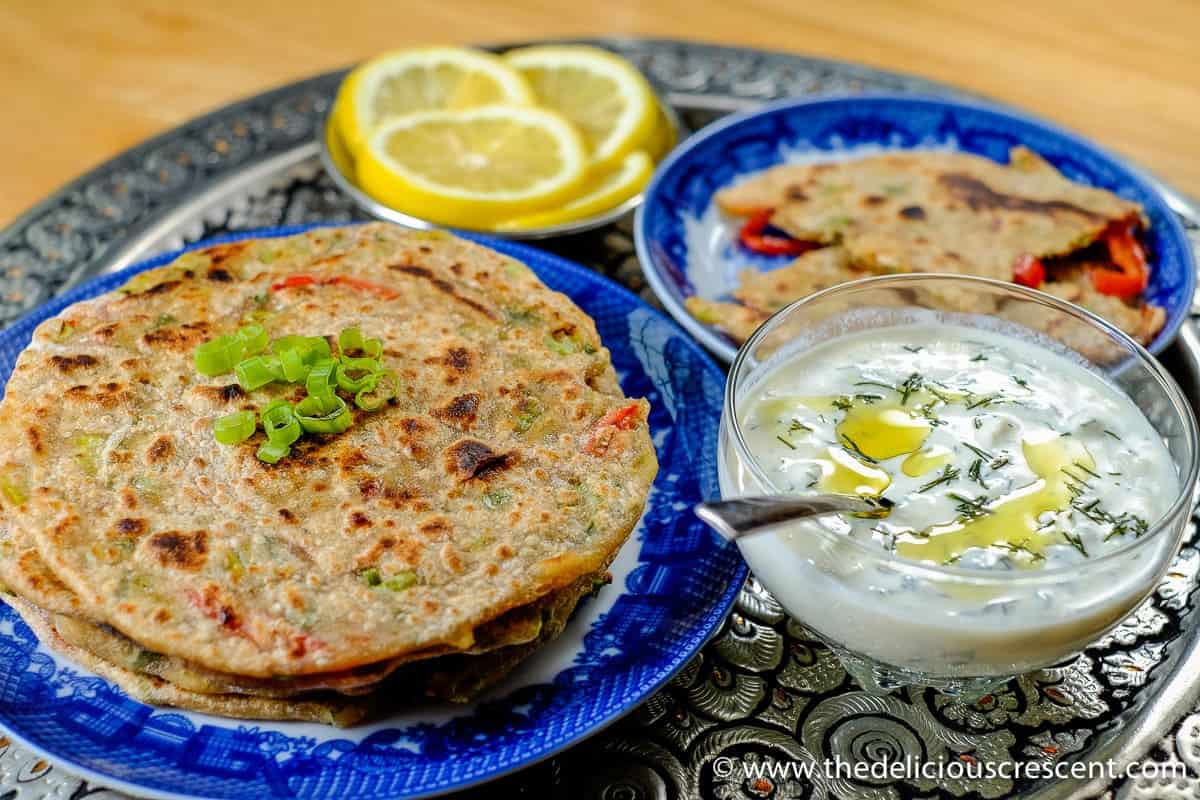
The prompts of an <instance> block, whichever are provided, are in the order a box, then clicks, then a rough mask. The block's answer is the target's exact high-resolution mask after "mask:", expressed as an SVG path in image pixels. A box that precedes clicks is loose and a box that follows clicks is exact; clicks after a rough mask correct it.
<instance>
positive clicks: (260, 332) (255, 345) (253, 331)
mask: <svg viewBox="0 0 1200 800" xmlns="http://www.w3.org/2000/svg"><path fill="white" fill-rule="evenodd" d="M237 336H238V339H241V341H242V345H243V346H244V347H245V348H246V355H248V356H252V355H254V354H256V353H261V352H262V351H263V350H266V349H267V343H268V342H270V341H271V337H270V336H269V335H267V329H266V328H264V327H263V326H262V325H257V324H255V325H243V326H242V327H240V328H238V332H237Z"/></svg>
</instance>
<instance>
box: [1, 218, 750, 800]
mask: <svg viewBox="0 0 1200 800" xmlns="http://www.w3.org/2000/svg"><path fill="white" fill-rule="evenodd" d="M363 224H371V221H353V222H348V223H347V222H315V223H304V224H294V225H284V226H276V227H270V228H256V229H249V230H245V231H237V232H233V233H225V234H219V235H217V236H211V237H206V238H204V239H201V240H199V241H196V242H193V243H191V244H187V245H184V246H183V247H178V248H174V249H172V250H169V251H165V252H162V253H159V254H158V255H153V256H150V257H148V258H145V259H142V260H140V261H138V262H137V263H136V264H132V265H129V266H127V267H123V268H122V269H120V270H116V271H114V272H106V273H102V274H100V275H96V276H93V277H91V278H89V279H88V280H86V281H84V282H82V283H80V284H78V285H76V286H74V287H72V288H70V289H69V290H68V291H66V292H64V293H62V294H61V295H59V296H58V297H56V298H54V299H52V300H50V301H48V302H46V303H43V304H42V305H40V306H38V307H37V308H34V309H32V310H30V311H29V312H27V313H26V314H23V315H22V316H21V317H19V318H18V319H16V320H14V321H13V322H12V323H11V324H10V325H9V326H7V327H5V328H4V329H0V336H3V335H5V334H7V333H8V332H9V331H10V330H11V329H12V328H15V327H18V326H19V325H21V324H28V322H29V321H30V320H31V318H33V317H39V316H40V317H42V318H43V319H48V318H49V317H50V316H53V315H56V314H58V313H60V312H61V311H62V310H63V309H65V308H66V307H67V306H69V305H71V304H73V303H76V302H79V301H80V300H82V299H86V298H87V297H89V291H90V290H91V288H92V287H93V285H94V284H95V283H97V282H98V281H101V280H104V279H105V278H111V277H112V276H114V275H121V276H127V275H128V276H132V275H135V274H137V273H139V272H143V271H145V270H148V269H153V268H154V267H156V266H161V265H163V264H166V263H169V262H170V261H172V260H174V259H175V258H177V257H178V256H180V255H181V254H183V253H187V252H190V251H192V250H197V249H201V248H204V247H209V246H212V245H215V244H224V243H228V242H236V241H241V240H245V239H253V238H282V237H286V236H293V235H295V234H298V233H304V232H305V231H310V230H316V229H320V228H334V227H352V226H357V225H363ZM452 235H454V236H458V237H460V238H463V239H468V240H470V241H473V242H475V243H477V244H481V245H483V246H485V247H490V248H492V249H494V250H497V251H499V252H501V253H504V254H506V255H510V256H512V257H513V258H516V259H518V260H523V259H524V258H526V257H530V258H533V259H535V260H540V261H543V262H544V263H547V264H548V265H552V266H553V267H554V268H555V269H562V270H565V271H566V272H568V273H570V274H573V275H575V276H581V277H583V279H584V280H594V281H596V282H597V283H598V284H599V285H600V286H601V287H603V289H604V290H605V291H609V292H615V293H616V294H617V295H618V296H621V297H624V298H625V299H626V300H628V301H630V302H631V303H633V304H634V305H635V306H637V307H638V308H640V309H642V310H644V311H647V312H649V313H650V315H651V316H652V317H654V318H656V319H657V320H658V321H659V322H662V323H665V324H667V325H668V326H670V327H674V328H676V329H678V328H679V325H678V323H677V322H676V321H675V320H674V319H672V318H671V317H670V316H669V315H667V314H665V313H663V312H662V311H660V310H658V309H656V308H654V307H653V306H652V305H650V304H649V303H647V302H646V301H645V300H643V299H642V298H641V297H639V296H638V295H637V294H636V293H634V292H633V291H631V290H629V289H627V288H626V287H624V286H622V285H620V284H619V283H617V282H616V281H614V280H613V279H612V278H609V277H608V276H606V275H602V274H600V273H598V272H596V271H595V270H592V269H588V268H587V267H585V266H583V265H581V264H577V263H575V262H574V261H571V260H570V259H567V258H564V257H563V256H560V255H558V254H556V253H550V252H547V251H545V250H541V249H539V248H536V247H533V246H530V245H528V244H523V243H520V242H514V241H508V240H503V239H495V238H492V237H488V236H486V235H482V234H475V233H470V232H462V231H454V232H452ZM92 296H94V295H92ZM569 296H570V295H568V297H569ZM572 302H573V301H572ZM681 333H683V332H682V331H681ZM679 339H680V340H681V341H682V342H684V346H685V347H686V348H687V349H688V350H689V351H691V354H692V355H693V356H695V357H696V359H697V362H698V363H699V364H701V365H702V366H703V369H704V370H705V371H707V372H709V373H711V374H712V376H713V377H714V378H716V379H718V381H719V382H720V383H721V384H722V386H723V385H724V382H725V372H724V370H722V369H721V367H720V366H719V365H718V364H717V363H716V362H715V361H714V360H713V358H712V356H711V354H709V353H708V352H707V351H705V349H704V348H703V347H701V346H700V345H699V344H698V343H697V342H696V341H694V340H693V339H692V338H691V337H689V336H687V335H681V336H680V337H679ZM5 384H7V381H5ZM3 388H4V387H0V398H2V397H3ZM714 541H715V539H714ZM727 546H731V545H727ZM639 563H640V562H639ZM748 575H749V567H748V566H747V565H746V562H745V561H744V560H742V559H741V558H740V554H739V558H738V561H737V566H736V568H735V570H734V574H733V575H732V576H731V579H730V581H729V584H728V586H727V587H726V588H725V590H724V591H723V592H722V594H721V595H720V596H719V597H718V598H717V600H716V602H715V603H713V604H712V606H711V608H710V609H709V611H708V613H707V614H706V615H705V616H704V617H703V618H702V619H701V621H700V624H699V625H697V626H696V629H695V630H694V631H693V632H692V633H693V635H692V636H691V637H689V638H690V641H689V644H688V645H687V646H685V647H683V648H680V649H679V650H678V651H677V652H676V653H674V654H673V657H672V659H671V662H670V663H669V664H667V665H666V666H665V667H664V669H663V670H662V672H661V673H660V674H659V675H658V676H657V677H656V678H655V679H654V680H651V681H648V682H646V683H644V684H643V685H642V686H641V687H639V689H637V690H635V691H633V692H631V697H630V698H629V699H628V700H626V701H625V702H624V704H622V705H620V706H619V707H617V708H615V709H613V710H612V711H611V712H610V713H608V715H607V716H605V717H603V718H600V719H593V720H592V721H591V724H589V725H587V726H585V727H584V728H583V729H581V730H580V731H578V732H576V733H575V734H573V735H571V736H568V737H565V738H564V739H562V740H559V741H556V742H554V743H553V744H552V745H551V746H548V747H545V748H543V749H542V750H540V751H538V752H535V753H533V754H531V755H530V756H529V757H527V758H525V759H524V760H522V761H521V762H520V763H515V764H509V765H505V766H500V767H491V768H485V769H483V770H481V771H480V772H478V773H477V774H475V775H473V776H471V777H466V778H463V779H461V780H458V781H454V782H452V783H450V784H447V785H445V786H441V787H438V788H436V789H432V790H430V791H427V792H417V793H410V794H406V795H401V797H403V798H405V800H420V799H421V798H431V797H439V796H443V795H447V794H451V793H453V792H458V791H463V790H465V789H469V788H471V787H475V786H479V785H482V784H484V783H487V782H489V781H493V780H497V779H499V778H502V777H504V776H505V775H509V774H512V773H514V772H517V771H519V770H523V769H527V768H529V767H532V766H534V765H536V764H538V763H540V762H542V761H544V760H546V759H548V758H551V757H553V756H554V755H556V754H558V753H561V752H562V751H564V750H566V749H568V748H570V747H573V746H575V745H578V744H579V743H580V742H582V741H585V740H587V739H589V738H591V737H593V736H595V735H597V734H598V733H600V732H601V731H603V730H604V729H606V728H608V727H609V726H611V725H613V724H614V723H616V722H619V721H620V720H621V719H623V718H624V717H625V716H627V715H628V714H630V713H631V712H633V711H635V710H636V709H637V708H638V707H640V706H641V705H642V704H644V703H645V702H646V700H647V699H649V698H650V697H651V696H652V695H653V694H654V693H655V692H657V691H659V690H660V689H662V687H663V686H665V685H666V684H667V683H668V682H669V681H670V680H671V679H672V678H674V677H675V676H676V675H677V674H679V672H680V671H681V670H682V669H684V668H685V667H686V666H687V664H688V663H689V662H690V660H691V659H692V658H693V657H694V656H695V655H696V653H698V652H700V650H702V649H703V648H704V646H705V645H706V644H707V643H708V642H709V641H710V640H711V639H712V638H713V636H714V635H715V634H716V633H717V631H718V630H719V629H720V627H721V625H723V624H724V622H725V620H726V618H727V617H728V616H729V613H730V611H731V610H732V608H733V605H734V602H735V601H736V600H737V596H738V594H739V592H740V591H741V588H742V586H743V584H744V583H745V581H746V578H747V576H748ZM2 603H3V601H2V600H0V604H2ZM105 682H106V683H110V684H111V681H107V679H105ZM143 705H145V704H143ZM149 707H150V708H154V709H157V710H160V711H161V710H166V711H170V709H169V708H168V707H162V706H149ZM227 719H228V722H229V724H231V725H234V724H237V723H238V722H246V721H245V720H239V719H234V718H227ZM250 722H251V724H253V721H250ZM332 730H337V729H332ZM0 733H3V734H4V735H6V736H8V737H9V738H11V739H12V740H13V741H14V742H16V743H17V744H19V745H21V746H23V747H25V748H26V749H28V750H30V751H32V752H34V753H37V754H38V755H40V756H42V757H45V758H46V759H47V760H49V761H51V762H52V763H53V764H54V766H56V767H61V768H65V770H66V771H68V772H71V773H72V774H74V775H77V776H78V777H81V778H83V779H85V780H88V781H90V782H93V783H96V784H98V785H100V786H103V787H106V788H110V789H115V790H117V791H123V792H125V793H127V794H130V795H132V796H135V797H146V798H153V799H154V800H193V798H194V799H195V800H205V797H206V796H205V795H200V794H191V793H178V792H172V791H166V790H162V789H156V788H151V787H146V786H143V785H141V784H138V783H133V782H130V781H126V780H124V779H121V778H116V777H113V776H110V775H106V774H104V773H103V772H99V771H97V770H95V769H93V768H92V767H89V766H85V765H83V764H81V763H79V762H78V761H77V760H76V759H75V758H74V757H73V756H72V755H71V754H70V753H69V752H67V753H60V752H53V751H51V750H49V749H48V748H46V747H43V746H41V745H40V744H38V743H36V742H34V741H33V740H31V739H29V738H27V737H25V736H24V735H22V734H21V733H20V732H19V730H17V729H15V728H13V727H12V726H10V724H9V722H8V719H7V717H6V716H5V715H3V714H0Z"/></svg>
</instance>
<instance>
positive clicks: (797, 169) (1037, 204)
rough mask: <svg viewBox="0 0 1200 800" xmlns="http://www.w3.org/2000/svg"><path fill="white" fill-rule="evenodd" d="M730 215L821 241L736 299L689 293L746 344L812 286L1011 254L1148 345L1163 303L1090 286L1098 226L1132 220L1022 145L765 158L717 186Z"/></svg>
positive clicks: (997, 266) (997, 263)
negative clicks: (771, 163) (998, 159)
mask: <svg viewBox="0 0 1200 800" xmlns="http://www.w3.org/2000/svg"><path fill="white" fill-rule="evenodd" d="M715 199H716V203H717V204H718V206H719V207H720V208H721V209H722V210H723V211H725V212H726V213H728V214H732V215H735V216H743V215H749V214H753V213H756V212H759V211H762V210H764V209H772V210H773V213H772V214H771V224H772V225H773V226H775V227H776V228H779V229H780V230H782V231H784V232H786V233H787V234H789V235H791V236H792V237H794V238H796V239H799V240H802V241H806V242H814V243H818V244H820V245H822V247H820V248H818V249H815V250H810V251H808V252H806V253H804V254H803V255H801V256H800V257H799V258H797V259H796V260H795V261H794V262H792V263H791V264H789V265H787V266H785V267H781V268H779V269H776V270H772V271H769V272H758V271H755V270H745V271H743V272H742V274H741V275H740V276H739V282H740V285H739V287H738V288H737V289H735V290H734V292H733V296H734V298H735V299H736V300H737V301H738V302H737V303H725V302H718V301H714V300H712V299H705V298H699V297H692V298H689V299H688V309H689V311H691V313H692V314H693V315H694V316H696V318H697V319H700V320H701V321H702V322H706V323H709V324H713V325H717V326H719V327H720V328H722V329H723V330H725V331H726V332H728V333H729V334H730V335H731V336H733V337H734V338H735V339H737V340H738V341H744V340H745V339H746V338H748V337H749V335H750V334H751V333H753V331H754V329H755V328H757V327H758V326H759V324H761V323H762V322H763V320H765V319H766V318H767V317H768V316H770V315H771V314H772V313H774V312H775V311H777V310H779V309H780V308H783V307H784V306H785V305H787V304H788V303H791V302H792V301H794V300H798V299H800V298H801V297H804V296H806V295H808V294H811V293H813V292H815V291H819V290H821V289H826V288H829V287H831V286H835V285H837V284H839V283H843V282H845V281H851V280H856V279H858V278H864V277H869V276H871V275H880V274H892V273H897V272H939V273H956V274H965V275H979V276H982V277H987V278H995V279H998V280H1005V281H1008V280H1012V279H1013V267H1014V264H1016V263H1017V262H1018V261H1019V259H1021V258H1022V257H1025V256H1033V257H1036V258H1038V259H1041V260H1043V262H1044V264H1045V265H1046V269H1047V273H1048V274H1047V281H1046V283H1044V284H1043V285H1042V286H1040V287H1039V288H1041V289H1042V290H1043V291H1046V292H1049V293H1051V294H1055V295H1057V296H1059V297H1061V298H1063V299H1065V300H1069V301H1071V302H1074V303H1076V304H1078V305H1081V306H1083V307H1084V308H1087V309H1088V310H1090V311H1093V312H1095V313H1096V314H1098V315H1100V316H1102V317H1104V318H1105V319H1107V320H1109V321H1110V322H1112V323H1113V324H1114V325H1116V326H1117V327H1119V328H1121V329H1122V330H1124V331H1125V332H1126V333H1128V334H1130V335H1131V336H1133V337H1134V338H1136V339H1138V340H1139V341H1141V342H1143V343H1146V342H1149V341H1150V340H1151V339H1153V338H1154V335H1155V334H1156V333H1157V332H1158V330H1159V329H1160V328H1162V326H1163V322H1164V320H1165V314H1164V312H1163V309H1161V308H1159V307H1157V306H1154V305H1152V304H1150V303H1147V302H1146V301H1145V300H1144V299H1141V298H1138V299H1136V300H1134V301H1126V300H1123V299H1121V298H1118V297H1114V296H1111V295H1106V294H1101V293H1100V292H1098V291H1096V289H1095V288H1094V287H1093V285H1092V282H1091V281H1090V280H1089V279H1088V274H1087V273H1088V270H1089V269H1090V268H1092V267H1096V266H1101V267H1103V266H1105V264H1104V263H1103V262H1104V261H1105V260H1106V253H1105V252H1104V250H1103V248H1102V247H1100V246H1099V245H1098V240H1099V239H1100V238H1101V237H1102V235H1103V234H1104V233H1105V231H1106V230H1108V229H1109V226H1110V225H1112V224H1113V223H1117V222H1123V221H1128V220H1131V219H1134V220H1138V221H1139V222H1143V220H1142V212H1141V208H1140V207H1139V206H1138V205H1137V204H1136V203H1132V202H1130V201H1128V200H1124V199H1122V198H1120V197H1118V196H1117V195H1115V194H1113V193H1112V192H1109V191H1106V190H1103V189H1096V188H1093V187H1090V186H1083V185H1081V184H1077V183H1074V182H1072V181H1070V180H1068V179H1067V178H1065V177H1063V176H1062V175H1061V174H1060V173H1059V172H1058V171H1057V170H1055V169H1054V167H1052V166H1051V165H1050V164H1049V163H1047V162H1046V161H1045V160H1044V159H1042V158H1041V157H1039V156H1038V155H1037V154H1035V153H1034V152H1032V151H1031V150H1028V149H1026V148H1024V147H1017V148H1014V149H1013V150H1012V152H1011V154H1010V163H1009V164H1007V165H1002V164H997V163H995V162H993V161H990V160H988V159H986V158H981V157H979V156H973V155H969V154H965V153H956V152H948V151H921V150H915V151H904V152H897V153H887V154H881V155H876V156H868V157H863V158H856V159H850V160H846V161H837V162H827V163H821V164H785V165H781V166H778V167H774V168H772V169H769V170H767V171H765V172H762V173H759V174H757V175H753V176H750V177H749V178H747V179H746V180H745V181H743V182H741V183H738V184H736V185H734V186H731V187H729V188H727V189H724V190H722V191H720V192H718V193H717V196H716V198H715ZM949 301H950V302H949V305H950V306H951V307H954V308H955V309H956V310H960V311H975V312H980V313H989V312H991V311H992V310H993V309H992V308H990V307H988V306H987V301H986V300H985V299H984V298H980V297H975V296H970V295H963V296H958V297H954V298H949Z"/></svg>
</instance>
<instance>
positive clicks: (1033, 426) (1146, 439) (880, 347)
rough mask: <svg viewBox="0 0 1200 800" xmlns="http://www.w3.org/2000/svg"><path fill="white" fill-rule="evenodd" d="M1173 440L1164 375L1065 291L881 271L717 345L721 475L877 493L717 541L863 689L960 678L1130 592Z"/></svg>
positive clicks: (1162, 509) (1182, 510)
mask: <svg viewBox="0 0 1200 800" xmlns="http://www.w3.org/2000/svg"><path fill="white" fill-rule="evenodd" d="M975 309H986V311H985V312H980V311H977V310H975ZM1196 441H1197V433H1196V423H1195V421H1194V418H1193V416H1192V414H1191V411H1190V409H1189V407H1188V405H1187V402H1186V400H1185V399H1184V397H1183V394H1182V392H1181V391H1180V390H1179V387H1178V386H1177V385H1176V384H1175V382H1174V381H1173V380H1172V379H1171V377H1170V376H1169V375H1168V374H1167V373H1166V372H1165V371H1164V370H1163V369H1162V367H1161V366H1160V365H1159V364H1158V363H1157V362H1156V361H1154V359H1153V358H1152V357H1151V356H1150V355H1149V354H1148V353H1146V352H1145V350H1143V349H1142V348H1141V347H1140V346H1139V345H1137V344H1136V343H1135V342H1133V341H1132V340H1131V339H1129V338H1128V337H1127V336H1125V334H1123V333H1121V332H1120V331H1118V330H1116V329H1115V328H1113V327H1112V326H1110V325H1108V324H1107V323H1106V322H1104V321H1102V320H1100V319H1099V318H1097V317H1095V316H1093V315H1091V314H1089V313H1088V312H1086V311H1083V310H1082V309H1079V308H1077V307H1075V306H1072V305H1070V304H1068V303H1065V302H1063V301H1060V300H1058V299H1056V298H1053V297H1050V296H1049V295H1045V294H1042V293H1040V292H1036V291H1031V290H1027V289H1023V288H1021V287H1017V286H1013V285H1011V284H1007V283H1001V282H997V281H990V280H986V279H981V278H969V277H964V276H950V275H902V276H889V277H881V278H871V279H867V280H864V281H857V282H855V283H851V284H843V285H841V286H838V287H835V288H833V289H830V290H827V291H825V292H821V293H819V294H816V295H813V296H811V297H809V298H806V299H804V300H801V301H799V302H797V303H795V304H793V305H791V306H789V307H787V308H786V309H784V310H783V311H781V312H779V313H778V314H777V315H775V316H774V317H772V318H771V319H770V320H769V321H768V322H767V323H765V324H764V325H763V327H762V328H760V329H759V331H758V332H757V333H756V334H755V335H754V336H753V337H752V338H751V339H750V340H749V341H748V342H747V343H746V345H745V346H743V348H742V350H741V351H739V354H738V358H737V360H736V361H735V362H734V365H733V369H732V372H731V376H730V381H729V384H728V387H727V391H726V404H725V413H724V415H723V419H722V426H721V448H722V459H721V463H720V478H721V491H722V497H724V498H727V499H728V498H735V497H744V496H752V495H764V494H784V495H789V496H795V497H804V496H806V495H819V494H830V493H836V494H843V495H856V496H860V497H863V498H866V499H870V500H873V501H877V502H878V501H882V502H883V503H884V504H885V505H886V506H887V507H888V509H887V513H886V514H883V515H852V514H845V515H825V516H821V517H814V518H811V519H805V520H798V521H796V522H793V523H789V524H787V525H783V526H778V528H777V529H776V530H774V531H773V532H771V533H766V534H761V535H757V536H753V537H745V538H742V539H740V540H739V542H738V543H739V547H740V548H741V550H742V553H743V555H744V556H745V558H746V560H747V562H748V563H749V564H750V567H751V568H752V569H753V570H754V572H755V573H756V575H757V576H758V577H759V579H760V580H762V582H763V583H764V584H765V585H766V586H767V588H768V589H770V590H771V591H772V592H773V593H774V594H775V595H776V597H777V598H778V599H779V600H780V602H781V603H782V604H783V605H784V606H785V608H787V609H788V610H789V612H791V613H792V614H793V615H794V616H795V617H797V618H798V619H799V620H800V621H801V622H802V623H804V624H805V625H806V626H807V627H808V628H809V629H810V630H812V631H813V632H814V633H816V634H817V635H818V636H820V637H821V638H822V639H824V640H825V641H826V642H828V643H829V645H830V646H831V647H832V648H833V649H834V651H835V652H837V653H838V655H839V656H840V657H841V658H842V660H843V662H844V663H845V664H846V666H847V668H848V669H849V670H850V671H851V672H852V673H853V674H854V675H855V677H856V678H857V679H858V680H859V681H860V683H862V684H863V685H864V686H866V687H867V688H874V689H888V688H891V687H894V686H898V685H906V684H913V685H929V686H934V687H937V688H940V689H942V690H944V691H949V692H957V693H962V694H968V695H969V694H981V693H984V692H986V691H989V690H990V689H991V688H993V687H994V686H995V685H996V684H997V683H1000V682H1003V681H1004V680H1007V679H1008V678H1010V677H1012V676H1014V675H1017V674H1020V673H1023V672H1027V671H1030V670H1034V669H1038V668H1041V667H1044V666H1048V665H1050V664H1053V663H1055V662H1057V661H1060V660H1062V659H1064V658H1066V657H1069V656H1070V655H1072V654H1074V653H1076V652H1078V651H1080V650H1081V649H1083V647H1085V646H1086V645H1087V644H1088V643H1090V642H1092V641H1094V640H1095V639H1097V638H1098V637H1099V636H1101V635H1103V633H1104V632H1105V631H1107V630H1108V629H1110V628H1111V627H1112V626H1114V625H1115V624H1117V623H1118V622H1119V621H1120V620H1121V619H1122V618H1124V617H1125V616H1126V615H1127V614H1128V613H1130V612H1131V611H1132V610H1133V609H1134V608H1135V607H1136V606H1137V605H1138V604H1139V603H1140V602H1141V601H1142V600H1144V599H1145V597H1146V596H1147V595H1148V594H1149V593H1150V592H1151V591H1152V590H1153V588H1154V586H1155V585H1156V583H1157V582H1158V581H1159V580H1160V578H1161V577H1162V574H1163V572H1164V571H1165V569H1166V567H1167V565H1168V563H1169V561H1170V559H1171V557H1172V555H1173V554H1174V552H1175V551H1176V549H1177V547H1178V545H1179V541H1180V539H1181V537H1182V535H1183V532H1184V529H1185V526H1186V521H1187V516H1188V508H1189V501H1190V498H1191V496H1192V494H1193V491H1194V488H1195V483H1196V476H1197V458H1196Z"/></svg>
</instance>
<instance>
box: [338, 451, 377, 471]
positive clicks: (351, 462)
mask: <svg viewBox="0 0 1200 800" xmlns="http://www.w3.org/2000/svg"><path fill="white" fill-rule="evenodd" d="M337 461H338V467H339V468H340V469H341V471H342V472H343V473H346V472H350V471H352V470H354V469H357V468H358V467H365V466H366V465H367V464H369V463H370V461H369V460H368V459H367V456H366V454H365V453H364V452H363V451H362V449H361V448H357V447H352V448H350V449H349V450H343V451H342V453H341V454H340V455H339V456H338V459H337Z"/></svg>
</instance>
